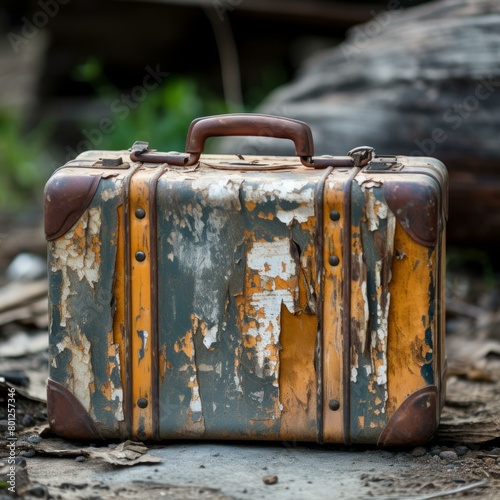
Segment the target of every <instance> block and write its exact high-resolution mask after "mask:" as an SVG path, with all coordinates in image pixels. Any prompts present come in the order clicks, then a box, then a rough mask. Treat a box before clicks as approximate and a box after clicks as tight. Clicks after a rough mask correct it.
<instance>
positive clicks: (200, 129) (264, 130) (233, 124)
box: [130, 113, 353, 168]
mask: <svg viewBox="0 0 500 500" xmlns="http://www.w3.org/2000/svg"><path fill="white" fill-rule="evenodd" d="M245 135H246V136H254V137H276V138H280V139H290V140H292V141H293V143H294V144H295V153H296V155H297V156H299V157H300V161H301V162H302V164H303V165H305V166H306V167H309V168H327V167H336V166H337V167H340V166H342V167H344V166H352V164H353V160H352V158H351V157H336V158H333V157H329V158H322V157H319V158H313V155H314V143H313V138H312V133H311V129H310V128H309V125H307V123H304V122H301V121H299V120H293V119H291V118H284V117H281V116H274V115H263V114H256V113H234V114H227V115H214V116H204V117H201V118H197V119H195V120H193V121H192V122H191V125H190V126H189V130H188V133H187V139H186V153H189V154H188V155H183V154H178V153H177V154H164V153H154V152H150V151H149V150H148V144H147V143H145V142H140V141H139V142H136V143H135V144H134V146H132V148H131V151H132V153H131V155H130V158H131V160H132V161H142V162H152V163H168V164H169V165H177V166H185V167H187V166H190V165H195V164H196V163H198V161H199V159H200V155H201V153H203V148H204V147H205V141H206V140H207V139H208V138H209V137H222V136H245Z"/></svg>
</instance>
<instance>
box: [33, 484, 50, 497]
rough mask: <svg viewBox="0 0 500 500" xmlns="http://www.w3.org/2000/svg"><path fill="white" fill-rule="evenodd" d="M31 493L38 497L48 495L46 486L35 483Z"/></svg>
mask: <svg viewBox="0 0 500 500" xmlns="http://www.w3.org/2000/svg"><path fill="white" fill-rule="evenodd" d="M30 493H31V494H32V495H33V496H34V497H37V498H42V497H46V496H47V488H46V487H45V486H42V485H41V484H35V485H34V486H33V487H32V488H31V490H30Z"/></svg>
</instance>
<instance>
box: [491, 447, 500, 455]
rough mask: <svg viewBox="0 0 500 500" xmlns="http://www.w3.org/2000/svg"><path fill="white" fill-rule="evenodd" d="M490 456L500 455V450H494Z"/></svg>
mask: <svg viewBox="0 0 500 500" xmlns="http://www.w3.org/2000/svg"><path fill="white" fill-rule="evenodd" d="M489 454H490V455H500V448H493V449H492V450H491V451H490V452H489Z"/></svg>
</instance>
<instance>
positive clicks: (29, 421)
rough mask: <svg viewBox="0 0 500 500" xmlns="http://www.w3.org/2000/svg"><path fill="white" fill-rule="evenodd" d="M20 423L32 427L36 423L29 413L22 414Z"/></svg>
mask: <svg viewBox="0 0 500 500" xmlns="http://www.w3.org/2000/svg"><path fill="white" fill-rule="evenodd" d="M21 423H22V424H23V426H24V427H33V426H34V425H36V420H35V419H34V418H33V417H32V416H31V415H24V417H23V419H22V421H21Z"/></svg>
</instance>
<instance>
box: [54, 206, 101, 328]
mask: <svg viewBox="0 0 500 500" xmlns="http://www.w3.org/2000/svg"><path fill="white" fill-rule="evenodd" d="M100 232H101V209H100V208H99V207H94V208H91V209H88V210H86V211H85V212H84V213H83V214H82V216H81V217H80V220H79V222H78V223H77V225H76V226H75V227H74V228H73V229H72V230H70V231H68V232H67V233H66V234H65V235H64V236H63V237H61V238H58V239H56V240H55V241H54V242H52V244H51V245H52V248H51V254H52V255H53V257H54V258H53V260H52V266H51V271H52V272H53V273H55V272H57V271H60V272H61V273H62V286H61V301H60V311H61V319H60V324H61V326H63V327H65V326H66V322H67V320H68V319H70V318H71V311H70V309H69V307H68V298H69V297H70V296H71V295H74V294H75V292H74V291H72V290H73V286H72V275H73V273H75V274H76V277H77V279H78V280H79V281H82V280H85V281H86V282H87V283H88V285H89V286H90V287H91V288H94V285H95V283H97V282H98V281H99V277H100V263H101V256H100V247H101V242H100Z"/></svg>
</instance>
